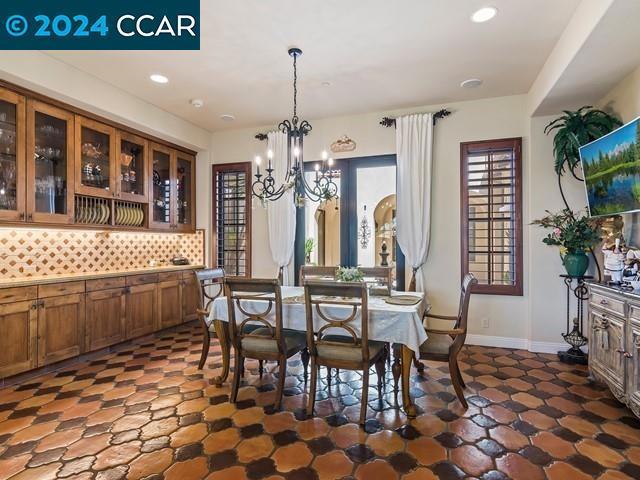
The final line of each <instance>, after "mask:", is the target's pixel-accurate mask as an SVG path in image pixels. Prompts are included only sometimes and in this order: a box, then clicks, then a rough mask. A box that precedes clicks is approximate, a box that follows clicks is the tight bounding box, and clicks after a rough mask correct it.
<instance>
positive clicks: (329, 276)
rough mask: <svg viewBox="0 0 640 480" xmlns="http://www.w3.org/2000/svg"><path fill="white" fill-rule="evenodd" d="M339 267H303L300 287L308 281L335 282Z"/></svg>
mask: <svg viewBox="0 0 640 480" xmlns="http://www.w3.org/2000/svg"><path fill="white" fill-rule="evenodd" d="M337 272H338V267H325V266H317V265H302V266H301V267H300V277H299V280H300V285H304V282H305V281H307V280H335V278H336V273H337Z"/></svg>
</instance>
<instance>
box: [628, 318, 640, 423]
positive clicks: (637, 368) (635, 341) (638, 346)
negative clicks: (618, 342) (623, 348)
mask: <svg viewBox="0 0 640 480" xmlns="http://www.w3.org/2000/svg"><path fill="white" fill-rule="evenodd" d="M627 352H628V353H629V355H630V356H631V357H630V359H631V360H632V361H631V363H630V365H629V371H628V373H627V379H628V385H627V395H628V403H629V406H630V407H631V410H633V412H634V413H635V414H636V415H637V416H640V359H639V358H638V357H639V356H640V322H636V321H633V320H632V321H631V323H630V324H629V335H628V341H627ZM633 359H635V360H633Z"/></svg>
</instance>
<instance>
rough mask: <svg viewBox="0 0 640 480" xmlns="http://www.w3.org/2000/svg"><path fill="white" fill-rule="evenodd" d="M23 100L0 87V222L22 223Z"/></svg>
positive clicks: (23, 177)
mask: <svg viewBox="0 0 640 480" xmlns="http://www.w3.org/2000/svg"><path fill="white" fill-rule="evenodd" d="M25 117H26V106H25V98H24V97H23V96H22V95H18V94H16V93H14V92H12V91H10V90H7V89H4V88H0V193H1V194H0V220H5V221H10V222H21V221H24V220H25V193H26V192H25V189H26V186H25V185H26V183H25V182H26V163H25V162H26V160H25V146H26V142H25V132H26V128H25V125H26V118H25Z"/></svg>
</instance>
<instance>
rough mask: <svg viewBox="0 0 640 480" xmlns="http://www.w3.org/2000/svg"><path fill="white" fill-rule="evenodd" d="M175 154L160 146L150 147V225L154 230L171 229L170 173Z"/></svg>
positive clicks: (172, 222)
mask: <svg viewBox="0 0 640 480" xmlns="http://www.w3.org/2000/svg"><path fill="white" fill-rule="evenodd" d="M174 165H175V154H174V152H172V151H171V149H169V148H167V147H163V146H162V145H155V144H154V145H153V146H152V147H151V169H150V170H151V175H150V177H151V205H150V209H151V224H152V226H153V227H156V228H172V227H173V224H174V215H173V213H174V211H173V209H172V208H171V206H172V205H173V203H174V201H173V198H174V194H173V189H172V188H171V178H172V172H173V171H174Z"/></svg>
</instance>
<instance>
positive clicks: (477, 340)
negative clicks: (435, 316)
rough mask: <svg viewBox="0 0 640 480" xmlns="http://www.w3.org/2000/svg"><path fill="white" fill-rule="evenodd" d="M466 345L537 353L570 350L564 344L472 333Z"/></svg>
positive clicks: (468, 336)
mask: <svg viewBox="0 0 640 480" xmlns="http://www.w3.org/2000/svg"><path fill="white" fill-rule="evenodd" d="M465 343H467V344H468V345H480V346H483V347H498V348H516V349H518V350H528V351H530V352H536V353H557V352H558V350H566V349H567V348H568V345H567V344H566V343H564V342H534V341H530V340H528V339H526V338H514V337H496V336H492V335H477V334H472V333H470V334H468V335H467V341H466V342H465Z"/></svg>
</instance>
